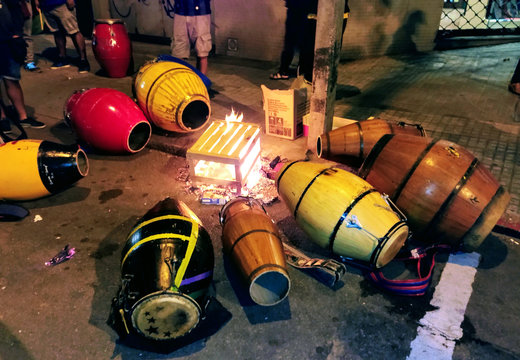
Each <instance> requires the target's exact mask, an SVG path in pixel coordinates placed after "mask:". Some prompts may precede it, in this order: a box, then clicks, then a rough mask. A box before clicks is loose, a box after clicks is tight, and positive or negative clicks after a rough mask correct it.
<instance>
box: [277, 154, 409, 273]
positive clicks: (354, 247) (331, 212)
mask: <svg viewBox="0 0 520 360" xmlns="http://www.w3.org/2000/svg"><path fill="white" fill-rule="evenodd" d="M276 182H277V187H278V193H279V195H280V196H281V197H282V199H283V201H284V202H285V204H286V205H287V207H288V208H289V210H290V211H291V212H292V213H293V215H294V217H295V219H296V222H297V223H298V225H299V226H300V227H301V228H302V230H304V231H305V232H306V233H307V235H309V237H310V238H311V240H313V241H314V242H315V243H317V244H318V245H320V246H322V247H324V248H328V249H330V250H331V251H332V252H333V253H335V254H337V255H340V256H345V257H349V258H353V259H356V260H360V261H363V262H368V263H369V264H370V265H371V266H373V267H377V268H379V267H382V266H384V265H386V264H387V263H388V262H390V261H391V260H392V259H393V258H394V257H395V255H396V254H397V253H398V251H399V250H400V249H401V247H402V246H403V244H404V242H405V241H406V239H407V237H408V225H407V224H406V222H405V221H404V219H403V218H402V217H400V215H399V214H398V213H397V212H396V211H395V210H396V209H395V208H393V207H392V204H391V203H389V202H388V201H387V199H386V197H384V196H383V195H381V194H380V193H379V192H377V191H376V190H375V189H374V188H373V187H372V186H371V185H370V184H369V183H368V182H366V181H365V180H363V179H361V178H360V177H358V176H356V175H354V174H352V173H349V172H348V171H345V170H342V169H338V168H334V167H330V166H329V165H328V164H323V163H313V162H302V161H296V162H292V163H289V164H287V165H286V166H285V167H284V168H282V170H281V171H280V172H279V175H278V178H277V180H276Z"/></svg>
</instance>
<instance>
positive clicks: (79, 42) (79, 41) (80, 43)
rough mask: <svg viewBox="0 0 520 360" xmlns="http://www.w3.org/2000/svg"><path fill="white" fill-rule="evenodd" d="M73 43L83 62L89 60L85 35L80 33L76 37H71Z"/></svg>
mask: <svg viewBox="0 0 520 360" xmlns="http://www.w3.org/2000/svg"><path fill="white" fill-rule="evenodd" d="M71 38H72V42H73V43H74V47H75V48H76V51H77V52H78V55H79V57H80V59H81V60H86V59H87V51H86V47H85V38H84V37H83V35H82V34H81V33H80V32H79V31H78V32H77V33H75V34H74V35H71Z"/></svg>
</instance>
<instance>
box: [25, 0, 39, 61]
mask: <svg viewBox="0 0 520 360" xmlns="http://www.w3.org/2000/svg"><path fill="white" fill-rule="evenodd" d="M20 1H21V6H22V13H23V15H24V23H23V39H24V40H25V44H26V45H27V55H26V56H25V64H24V66H23V68H24V69H25V70H27V71H38V70H40V68H39V67H38V66H37V65H36V62H35V61H34V44H33V38H32V28H33V17H32V15H33V13H32V3H31V0H20Z"/></svg>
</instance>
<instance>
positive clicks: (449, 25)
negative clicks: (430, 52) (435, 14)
mask: <svg viewBox="0 0 520 360" xmlns="http://www.w3.org/2000/svg"><path fill="white" fill-rule="evenodd" d="M519 34H520V0H444V9H443V12H442V15H441V22H440V25H439V32H438V37H440V38H448V37H454V36H476V35H519Z"/></svg>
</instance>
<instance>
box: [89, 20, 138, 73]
mask: <svg viewBox="0 0 520 360" xmlns="http://www.w3.org/2000/svg"><path fill="white" fill-rule="evenodd" d="M92 50H93V52H94V56H95V57H96V60H97V61H98V63H99V65H101V67H102V68H103V69H104V70H105V71H106V72H107V74H108V76H110V77H112V78H121V77H125V76H126V74H127V72H128V66H129V65H130V62H131V59H132V43H131V42H130V38H129V37H128V33H127V31H126V27H125V23H124V22H123V21H122V20H119V19H98V20H96V21H95V26H94V31H93V32H92Z"/></svg>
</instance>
